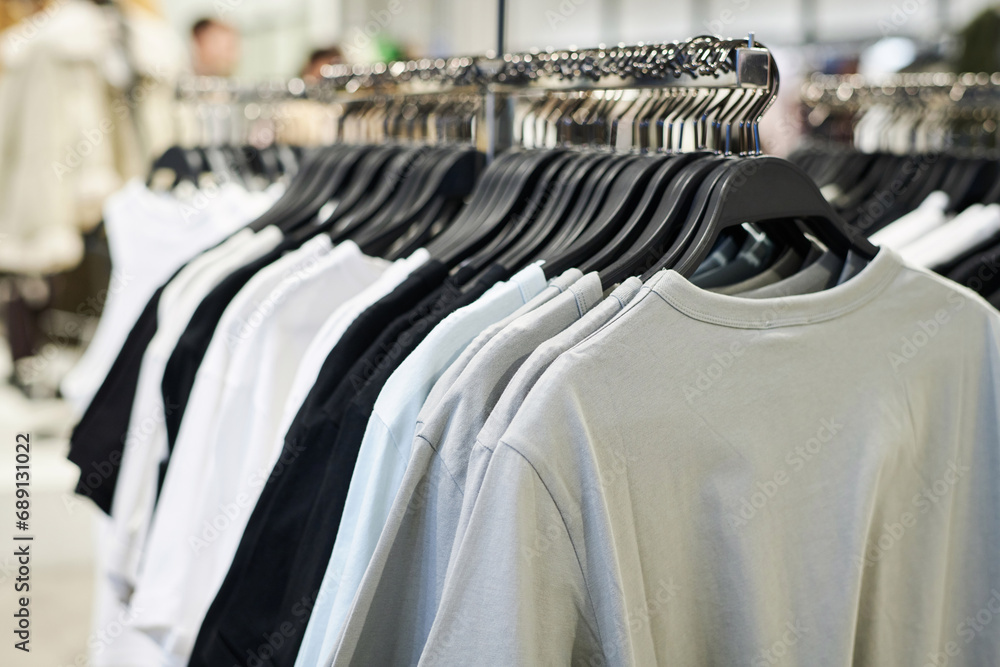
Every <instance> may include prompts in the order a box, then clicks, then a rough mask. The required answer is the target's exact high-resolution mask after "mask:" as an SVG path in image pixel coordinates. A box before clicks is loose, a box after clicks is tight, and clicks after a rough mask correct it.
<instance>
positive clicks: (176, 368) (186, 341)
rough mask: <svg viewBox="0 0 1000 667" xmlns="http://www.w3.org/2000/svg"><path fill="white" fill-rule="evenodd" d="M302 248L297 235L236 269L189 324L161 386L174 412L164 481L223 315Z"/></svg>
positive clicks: (169, 419) (168, 427)
mask: <svg viewBox="0 0 1000 667" xmlns="http://www.w3.org/2000/svg"><path fill="white" fill-rule="evenodd" d="M267 229H273V227H268V228H266V229H265V230H264V231H266V230H267ZM258 234H260V232H258ZM299 245H301V241H300V239H298V238H297V237H295V236H294V235H293V236H291V237H288V238H283V239H280V242H278V243H276V244H274V245H273V246H272V247H271V249H270V252H267V253H265V254H262V255H260V256H258V257H256V258H255V259H253V260H252V261H248V262H246V263H244V264H243V265H242V266H239V267H238V268H236V267H234V269H233V270H231V271H230V272H229V275H227V276H226V277H225V279H224V280H222V281H221V282H219V283H218V284H216V285H215V287H214V289H212V290H211V291H210V292H209V293H208V294H207V295H205V296H204V298H203V299H201V302H200V303H199V304H198V307H197V310H195V312H194V315H192V317H191V319H190V321H189V322H188V324H187V328H185V329H184V333H183V334H181V336H180V338H179V339H178V341H177V345H176V346H175V347H174V350H173V352H172V353H171V354H170V358H169V359H168V360H167V365H166V368H165V369H164V371H163V382H162V384H161V391H162V394H163V402H164V404H165V405H166V404H170V405H172V406H173V409H172V410H170V411H169V412H168V413H167V415H166V430H167V452H168V455H167V457H166V458H165V459H164V461H163V464H162V465H161V470H160V479H161V480H162V478H163V475H165V474H166V467H167V464H168V463H169V452H170V450H171V449H173V445H174V443H175V442H176V440H177V432H178V430H179V429H180V424H181V420H182V419H183V418H184V410H185V409H186V408H187V403H188V399H189V398H190V395H191V386H192V385H193V384H194V377H195V375H196V374H197V372H198V367H199V365H200V364H201V360H202V359H203V358H204V356H205V351H206V350H207V349H208V345H209V342H210V341H211V340H212V336H213V335H214V333H215V327H216V326H217V325H218V323H219V318H221V317H222V313H223V312H225V310H226V307H227V306H228V305H229V303H230V301H232V300H233V297H235V296H236V294H237V293H239V291H240V290H241V289H243V286H244V285H246V284H247V281H249V280H250V279H251V278H253V277H254V276H255V275H257V273H258V272H259V271H260V270H262V269H263V268H264V267H266V266H270V265H271V264H273V263H274V262H276V261H278V260H279V259H280V258H281V257H282V255H284V254H285V253H287V252H289V251H292V250H295V249H296V248H298V247H299Z"/></svg>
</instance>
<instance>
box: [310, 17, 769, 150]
mask: <svg viewBox="0 0 1000 667" xmlns="http://www.w3.org/2000/svg"><path fill="white" fill-rule="evenodd" d="M323 76H324V80H323V81H322V82H321V83H319V84H317V85H316V86H314V87H313V89H312V90H311V91H310V92H309V93H308V94H309V95H310V96H312V97H315V98H317V99H324V100H326V101H352V100H361V99H365V98H366V97H369V98H370V97H372V96H378V95H383V96H398V95H403V96H416V95H446V94H478V95H480V96H482V98H483V100H484V104H483V105H482V114H481V116H480V119H479V124H480V126H482V127H485V128H486V132H485V133H481V134H480V135H479V136H477V144H479V146H480V148H482V149H483V150H484V151H485V152H486V154H487V156H488V158H491V157H492V156H493V155H494V154H495V153H497V152H499V151H501V150H505V149H507V148H509V147H511V146H512V145H514V144H515V143H516V141H517V137H516V132H515V128H516V118H517V117H518V115H519V114H518V113H517V111H516V108H515V107H516V106H517V105H518V104H519V103H524V102H525V101H528V102H530V100H532V99H537V98H538V97H539V96H540V95H546V94H552V93H581V92H595V91H626V90H631V91H640V90H646V89H661V88H677V89H688V90H690V89H702V90H704V89H711V90H744V91H747V90H751V91H756V92H758V93H759V94H760V95H761V96H762V97H764V98H766V99H767V100H768V104H766V105H764V106H763V107H762V109H761V113H763V112H764V111H765V110H766V109H767V107H768V106H769V103H770V100H772V99H773V98H774V96H775V95H776V94H777V88H778V82H779V79H778V72H777V67H776V66H775V64H774V60H773V58H772V56H771V54H770V52H769V51H768V50H767V49H766V48H764V47H762V46H760V45H759V44H757V43H756V42H755V40H754V37H753V35H750V36H749V37H748V38H746V39H739V40H735V39H723V38H719V37H714V36H699V37H694V38H692V39H688V40H684V41H680V42H668V43H662V44H637V45H633V46H627V45H617V46H611V47H607V46H600V47H597V48H593V49H576V50H554V51H530V52H522V53H506V54H504V55H502V56H490V55H483V56H466V57H456V58H448V59H444V58H441V59H424V60H416V61H406V62H393V63H388V64H385V63H377V64H374V65H330V66H327V67H325V68H324V69H323ZM755 130H756V128H754V131H755Z"/></svg>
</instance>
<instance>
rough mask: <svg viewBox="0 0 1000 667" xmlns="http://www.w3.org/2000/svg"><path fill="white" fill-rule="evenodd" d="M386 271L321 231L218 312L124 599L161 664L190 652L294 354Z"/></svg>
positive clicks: (232, 545) (270, 436) (268, 462)
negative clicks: (160, 654) (157, 649)
mask: <svg viewBox="0 0 1000 667" xmlns="http://www.w3.org/2000/svg"><path fill="white" fill-rule="evenodd" d="M388 265H389V263H388V262H386V261H384V260H381V259H375V258H371V257H367V256H365V255H364V254H363V253H362V252H361V250H360V249H359V248H358V246H357V245H356V244H354V243H353V242H350V241H348V242H345V243H343V244H340V245H339V246H337V247H336V248H334V247H333V245H332V242H331V241H330V237H329V236H328V235H325V234H324V235H320V236H318V237H316V238H314V239H312V240H310V241H308V242H307V243H305V244H304V245H303V246H302V247H301V248H299V249H298V250H296V251H295V252H292V253H289V254H288V255H286V256H284V257H282V258H281V259H280V260H278V261H277V262H275V263H274V264H272V265H271V266H268V267H267V268H265V269H263V270H262V271H261V272H260V273H258V274H257V275H256V276H254V277H253V278H252V279H251V280H250V281H249V282H248V283H247V285H246V286H245V287H244V288H243V289H242V290H240V292H239V293H238V294H237V295H236V297H235V298H234V299H233V301H232V302H231V303H230V304H229V306H228V307H227V308H226V311H225V313H224V314H223V316H222V319H221V320H220V322H219V326H218V327H217V328H216V331H215V334H214V336H213V338H212V341H211V344H210V345H209V348H208V350H207V351H206V354H205V358H204V360H203V361H202V363H201V365H200V366H199V369H198V373H197V375H196V377H195V382H194V385H193V387H192V391H191V397H190V400H189V402H188V408H187V410H186V411H185V413H184V419H183V421H182V423H181V427H180V432H179V434H178V437H177V442H176V443H175V446H174V449H173V452H172V454H171V460H170V467H169V469H168V471H167V475H166V479H165V481H164V485H163V490H162V493H161V495H160V498H159V500H158V502H157V505H156V511H155V513H154V516H153V521H152V523H151V525H150V533H149V537H148V539H147V542H146V545H145V547H144V555H143V561H142V564H141V566H140V571H139V576H138V580H137V583H136V589H135V592H134V594H133V596H132V602H131V604H132V605H133V606H134V607H136V608H141V609H143V610H145V612H144V613H143V614H136V615H135V622H134V623H133V624H132V627H134V628H137V629H140V630H142V631H144V632H146V634H148V635H149V636H150V637H151V638H153V639H155V640H156V641H157V642H158V643H159V644H160V646H161V647H162V648H163V650H164V652H165V653H166V654H167V657H168V658H169V661H170V662H171V663H174V662H176V663H178V664H183V663H185V662H186V661H187V659H188V658H189V657H190V652H191V649H192V648H193V645H194V640H195V637H196V636H197V633H198V628H199V627H200V625H201V622H202V620H203V618H204V616H205V613H206V612H207V611H208V607H209V605H210V604H211V602H212V599H213V598H214V597H215V593H216V591H217V590H218V588H219V586H220V585H221V584H222V580H223V579H224V577H225V575H226V572H227V571H228V569H229V565H230V563H231V562H232V558H233V555H234V554H235V553H236V549H237V547H238V546H239V542H240V537H241V535H242V532H243V528H244V527H245V525H246V522H247V520H248V519H249V516H250V513H251V512H252V510H253V507H254V505H255V503H256V500H257V497H258V496H259V494H260V491H261V489H262V487H263V483H264V482H265V481H266V480H267V472H268V471H269V470H270V468H271V466H273V465H274V459H275V457H276V456H277V454H278V451H276V450H275V448H274V447H273V443H274V441H275V438H276V437H277V433H276V430H277V427H278V419H279V417H280V416H281V409H282V407H283V402H284V398H285V395H286V394H287V392H288V389H289V386H290V384H291V382H292V379H293V378H292V374H293V373H294V370H295V368H296V366H297V364H298V361H299V359H300V356H301V355H302V354H303V353H304V351H305V349H306V346H307V344H308V342H309V340H310V339H311V338H312V336H313V335H314V334H315V333H316V331H317V330H318V329H319V327H320V326H321V325H322V324H323V321H324V320H325V319H326V315H327V314H329V313H330V312H332V311H334V310H336V309H337V308H338V307H339V306H340V305H341V304H343V303H344V302H345V301H347V300H349V299H350V298H351V297H353V296H355V295H357V294H359V293H360V292H362V291H363V290H365V289H366V288H367V287H368V286H370V285H372V284H373V283H375V282H376V281H377V280H378V278H379V277H380V276H381V275H382V273H384V271H385V270H386V268H387V267H388ZM220 522H221V523H220ZM222 523H224V524H225V525H221V524H222Z"/></svg>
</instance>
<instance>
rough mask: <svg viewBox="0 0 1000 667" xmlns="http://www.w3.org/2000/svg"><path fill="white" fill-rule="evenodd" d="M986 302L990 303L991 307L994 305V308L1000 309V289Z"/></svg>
mask: <svg viewBox="0 0 1000 667" xmlns="http://www.w3.org/2000/svg"><path fill="white" fill-rule="evenodd" d="M986 300H987V301H989V302H990V305H992V306H993V307H994V308H1000V289H998V290H997V291H996V292H994V293H993V294H991V295H990V296H989V298H988V299H986Z"/></svg>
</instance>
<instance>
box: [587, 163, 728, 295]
mask: <svg viewBox="0 0 1000 667" xmlns="http://www.w3.org/2000/svg"><path fill="white" fill-rule="evenodd" d="M724 159H725V158H724V157H723V156H720V155H707V156H705V157H703V158H702V159H700V160H695V161H693V162H690V163H688V164H686V165H684V166H683V167H681V169H680V170H679V171H678V172H677V173H675V175H674V178H673V179H672V180H671V182H670V185H669V186H668V187H667V189H666V191H665V192H664V195H663V199H662V200H661V201H660V202H659V206H658V207H657V209H656V210H655V211H654V213H653V215H652V217H651V218H650V221H649V224H648V226H647V227H646V228H645V229H644V230H643V231H642V233H641V234H640V235H639V237H638V238H637V239H636V240H635V242H634V243H633V244H632V246H631V247H630V248H629V249H628V250H627V251H626V252H625V253H624V254H623V255H622V256H621V257H619V258H618V259H617V260H616V261H615V262H614V263H613V264H612V265H611V266H609V267H607V268H606V269H604V270H602V271H601V284H603V285H604V286H605V287H609V286H611V285H614V284H617V283H620V282H621V281H623V280H625V279H626V278H628V277H629V276H634V275H638V274H640V273H642V272H643V271H645V270H646V269H647V268H648V267H649V266H650V263H651V262H654V261H655V260H656V259H658V258H660V257H662V256H663V253H664V251H665V249H666V248H667V247H668V246H667V244H668V243H670V242H671V241H672V240H673V238H674V237H675V236H676V234H677V230H678V226H679V225H680V223H681V221H682V217H683V216H686V215H687V212H688V208H689V206H690V204H691V201H692V199H693V198H694V196H695V193H696V191H697V188H698V186H699V185H700V184H701V182H702V181H703V180H704V179H705V178H706V177H707V176H708V175H709V173H710V172H711V171H712V170H713V169H714V168H715V167H716V166H717V165H718V163H719V162H720V161H721V160H724Z"/></svg>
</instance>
